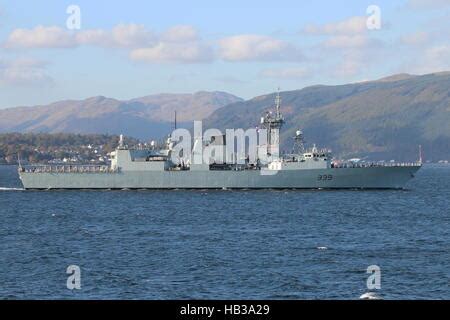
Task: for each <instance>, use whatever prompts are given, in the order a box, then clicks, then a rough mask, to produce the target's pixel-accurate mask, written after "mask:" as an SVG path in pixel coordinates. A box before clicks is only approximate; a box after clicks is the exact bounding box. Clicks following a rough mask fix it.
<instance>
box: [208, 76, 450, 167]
mask: <svg viewBox="0 0 450 320" xmlns="http://www.w3.org/2000/svg"><path fill="white" fill-rule="evenodd" d="M281 98H282V112H283V114H284V116H285V118H286V124H285V127H284V130H283V132H282V137H281V138H282V140H283V145H282V146H283V148H284V149H285V150H289V149H290V148H291V145H292V139H291V137H293V136H294V133H295V130H296V129H297V128H301V129H303V131H304V133H305V135H306V139H307V141H308V142H311V143H312V142H315V143H317V144H318V145H320V146H327V147H330V148H331V149H332V150H333V151H334V152H335V154H337V155H338V156H340V157H345V158H352V157H368V158H370V159H374V160H380V159H385V160H390V159H395V160H416V159H417V158H418V145H419V144H421V145H422V146H423V152H424V155H425V159H427V160H431V161H438V160H441V159H450V73H448V72H443V73H436V74H428V75H422V76H412V75H405V74H402V75H394V76H391V77H388V78H384V79H380V80H377V81H367V82H361V83H353V84H346V85H338V86H323V85H320V86H312V87H307V88H304V89H301V90H295V91H286V92H282V93H281ZM274 99H275V93H272V94H268V95H263V96H259V97H256V98H253V99H251V100H248V101H242V102H236V103H233V104H231V105H228V106H226V108H221V109H218V110H217V111H215V112H214V113H213V114H212V115H211V116H209V117H208V118H207V119H206V120H205V125H204V127H215V128H219V129H225V128H250V127H254V126H255V125H257V123H258V119H259V115H260V114H263V113H264V112H265V111H266V110H270V109H271V108H273V105H274Z"/></svg>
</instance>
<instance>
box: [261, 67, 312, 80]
mask: <svg viewBox="0 0 450 320" xmlns="http://www.w3.org/2000/svg"><path fill="white" fill-rule="evenodd" d="M260 74H261V76H263V77H267V78H277V79H304V78H307V77H309V76H310V72H309V71H308V70H307V69H306V68H302V67H292V68H279V69H265V70H262V71H261V73H260Z"/></svg>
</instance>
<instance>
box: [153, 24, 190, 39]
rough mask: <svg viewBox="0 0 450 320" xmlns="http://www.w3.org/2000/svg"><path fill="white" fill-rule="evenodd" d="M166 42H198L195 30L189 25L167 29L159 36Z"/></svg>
mask: <svg viewBox="0 0 450 320" xmlns="http://www.w3.org/2000/svg"><path fill="white" fill-rule="evenodd" d="M161 38H162V40H163V41H167V42H190V41H196V40H198V34H197V30H196V29H195V28H194V27H192V26H189V25H179V26H174V27H172V28H169V29H168V30H167V31H165V32H164V33H163V34H162V36H161Z"/></svg>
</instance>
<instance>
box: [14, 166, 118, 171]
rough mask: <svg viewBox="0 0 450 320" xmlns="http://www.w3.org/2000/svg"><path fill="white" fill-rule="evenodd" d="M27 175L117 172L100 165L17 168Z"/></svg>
mask: <svg viewBox="0 0 450 320" xmlns="http://www.w3.org/2000/svg"><path fill="white" fill-rule="evenodd" d="M19 171H20V172H27V173H116V172H118V170H115V169H111V168H110V167H109V166H101V165H35V166H33V165H27V166H21V167H20V168H19Z"/></svg>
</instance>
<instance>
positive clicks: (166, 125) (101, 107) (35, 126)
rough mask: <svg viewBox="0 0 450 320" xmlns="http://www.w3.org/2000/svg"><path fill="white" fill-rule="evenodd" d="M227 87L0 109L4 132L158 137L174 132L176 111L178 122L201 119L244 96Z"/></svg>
mask: <svg viewBox="0 0 450 320" xmlns="http://www.w3.org/2000/svg"><path fill="white" fill-rule="evenodd" d="M240 100H241V99H240V98H238V97H236V96H233V95H231V94H228V93H225V92H205V91H202V92H197V93H195V94H158V95H151V96H145V97H141V98H136V99H132V100H128V101H120V100H116V99H112V98H107V97H103V96H98V97H92V98H89V99H85V100H65V101H59V102H55V103H52V104H49V105H42V106H34V107H16V108H9V109H3V110H0V133H2V132H3V133H5V132H22V133H23V132H35V133H36V132H40V133H57V132H68V133H85V134H86V133H102V134H103V133H105V134H121V133H123V134H125V135H128V136H133V137H137V138H142V139H147V138H150V137H152V138H158V137H160V136H162V135H164V134H167V133H169V132H170V131H171V127H172V123H173V119H174V111H175V110H176V111H177V118H178V121H179V122H180V124H181V125H182V124H183V122H191V121H192V120H194V119H195V120H201V119H203V118H205V117H207V116H209V115H210V114H212V113H213V112H214V111H215V110H217V109H219V108H221V107H223V106H225V105H227V104H230V103H232V102H236V101H240Z"/></svg>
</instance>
